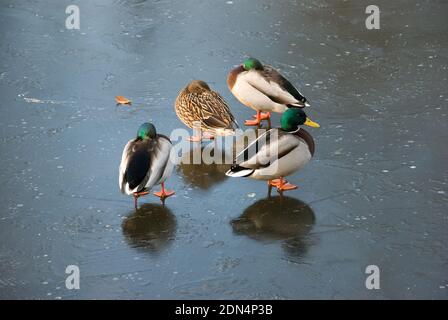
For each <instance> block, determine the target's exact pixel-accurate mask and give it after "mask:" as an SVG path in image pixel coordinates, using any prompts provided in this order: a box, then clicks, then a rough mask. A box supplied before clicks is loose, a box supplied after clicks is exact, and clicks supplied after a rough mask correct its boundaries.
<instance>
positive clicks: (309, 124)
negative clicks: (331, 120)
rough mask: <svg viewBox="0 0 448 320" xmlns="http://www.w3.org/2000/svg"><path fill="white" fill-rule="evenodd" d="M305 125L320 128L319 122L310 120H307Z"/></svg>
mask: <svg viewBox="0 0 448 320" xmlns="http://www.w3.org/2000/svg"><path fill="white" fill-rule="evenodd" d="M304 125H306V126H308V127H313V128H320V125H319V124H318V123H317V122H314V121H311V120H310V118H306V121H305V123H304Z"/></svg>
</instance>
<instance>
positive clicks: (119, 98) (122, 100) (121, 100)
mask: <svg viewBox="0 0 448 320" xmlns="http://www.w3.org/2000/svg"><path fill="white" fill-rule="evenodd" d="M115 101H116V102H117V104H131V100H129V99H128V98H126V97H123V96H116V97H115Z"/></svg>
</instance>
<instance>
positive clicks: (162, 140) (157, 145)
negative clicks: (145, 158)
mask: <svg viewBox="0 0 448 320" xmlns="http://www.w3.org/2000/svg"><path fill="white" fill-rule="evenodd" d="M153 142H154V143H153V144H152V146H151V150H149V152H150V158H151V160H150V169H149V172H148V176H147V180H146V181H145V188H147V189H151V188H152V187H153V186H154V185H156V184H157V183H159V181H160V179H161V178H162V177H163V174H164V172H165V168H166V167H167V165H169V164H170V163H169V161H171V159H170V153H171V149H172V147H173V146H172V144H171V141H170V139H169V138H168V137H166V136H164V135H161V134H158V135H157V138H156V139H154V140H153Z"/></svg>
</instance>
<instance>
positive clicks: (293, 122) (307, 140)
mask: <svg viewBox="0 0 448 320" xmlns="http://www.w3.org/2000/svg"><path fill="white" fill-rule="evenodd" d="M303 124H304V125H307V126H310V127H314V128H319V127H320V126H319V124H317V123H316V122H313V121H311V120H310V119H309V118H307V116H306V114H305V112H304V111H303V110H302V109H299V108H291V109H288V110H287V111H285V113H283V115H282V118H281V128H274V129H270V130H268V131H266V132H265V133H264V134H262V135H260V136H259V137H258V138H257V139H256V140H254V141H253V142H252V143H250V144H249V146H248V147H247V148H245V149H244V150H243V151H241V152H240V153H239V154H238V155H237V156H236V158H235V161H234V164H233V165H232V167H231V168H230V170H229V171H227V172H226V175H228V176H230V177H249V178H252V179H257V180H267V181H268V186H269V194H270V192H271V189H272V187H276V188H277V191H279V192H280V193H282V192H283V191H286V190H293V189H297V186H295V185H293V184H290V183H288V182H287V181H286V180H285V179H284V177H286V176H289V175H291V174H292V173H294V172H296V171H297V170H300V169H302V168H303V167H304V166H305V164H307V163H308V162H309V161H310V160H311V157H312V156H313V155H314V150H315V146H314V140H313V137H312V136H311V134H309V133H308V132H307V131H306V130H305V129H302V128H300V125H303Z"/></svg>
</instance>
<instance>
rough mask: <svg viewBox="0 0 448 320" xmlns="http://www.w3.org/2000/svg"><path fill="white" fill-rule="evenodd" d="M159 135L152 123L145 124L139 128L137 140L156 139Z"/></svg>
mask: <svg viewBox="0 0 448 320" xmlns="http://www.w3.org/2000/svg"><path fill="white" fill-rule="evenodd" d="M156 135H157V131H156V127H154V125H153V124H152V123H149V122H145V123H144V124H142V125H141V126H140V128H138V131H137V138H140V139H142V140H145V139H149V138H151V139H154V138H155V137H156Z"/></svg>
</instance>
